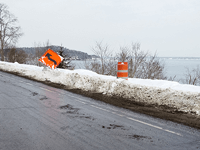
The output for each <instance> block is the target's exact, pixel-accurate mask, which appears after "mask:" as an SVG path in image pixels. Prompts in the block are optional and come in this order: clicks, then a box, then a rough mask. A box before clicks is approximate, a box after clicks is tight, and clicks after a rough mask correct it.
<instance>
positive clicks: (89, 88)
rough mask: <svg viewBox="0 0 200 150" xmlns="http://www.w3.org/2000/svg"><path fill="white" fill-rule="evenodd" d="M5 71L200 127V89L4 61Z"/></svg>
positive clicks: (2, 64) (0, 65)
mask: <svg viewBox="0 0 200 150" xmlns="http://www.w3.org/2000/svg"><path fill="white" fill-rule="evenodd" d="M0 69H1V70H3V71H7V72H11V73H15V74H18V75H20V76H25V77H27V78H30V79H33V80H37V81H40V82H45V83H46V84H49V85H53V86H56V87H61V88H65V89H67V90H70V91H72V92H75V93H79V94H82V95H85V96H89V97H92V98H94V99H97V100H101V101H104V102H106V103H110V104H113V105H116V106H119V107H124V108H127V109H131V110H134V111H138V112H141V113H145V114H148V115H152V116H156V117H159V118H164V119H167V120H172V121H176V122H180V123H183V124H186V125H190V126H193V127H197V128H200V117H199V115H200V87H197V86H191V85H181V84H179V83H177V82H170V81H162V80H142V79H129V80H128V81H126V80H121V79H116V77H113V76H104V75H98V74H96V73H95V72H92V71H88V70H74V71H71V70H63V69H55V70H50V69H48V68H43V67H37V66H31V65H20V64H18V63H5V62H0Z"/></svg>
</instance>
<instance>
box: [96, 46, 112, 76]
mask: <svg viewBox="0 0 200 150" xmlns="http://www.w3.org/2000/svg"><path fill="white" fill-rule="evenodd" d="M93 52H94V53H95V54H96V55H97V56H99V57H100V66H99V65H97V66H99V67H100V68H99V69H100V72H99V73H100V74H106V67H107V66H106V64H107V62H108V59H109V57H111V51H110V50H109V48H108V45H107V44H105V45H103V43H102V42H96V46H95V47H94V48H93ZM97 63H98V62H97ZM93 65H94V64H93Z"/></svg>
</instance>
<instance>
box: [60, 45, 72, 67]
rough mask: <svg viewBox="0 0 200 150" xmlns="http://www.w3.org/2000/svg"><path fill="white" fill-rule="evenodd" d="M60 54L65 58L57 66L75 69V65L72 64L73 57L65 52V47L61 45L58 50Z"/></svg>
mask: <svg viewBox="0 0 200 150" xmlns="http://www.w3.org/2000/svg"><path fill="white" fill-rule="evenodd" d="M58 54H59V55H60V56H62V57H63V58H64V59H63V61H62V62H61V63H60V64H59V65H58V67H57V68H63V69H71V70H73V69H74V66H72V65H71V64H70V63H71V57H70V56H69V55H68V54H64V51H63V47H62V46H60V50H59V51H58Z"/></svg>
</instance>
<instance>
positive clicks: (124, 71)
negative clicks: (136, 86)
mask: <svg viewBox="0 0 200 150" xmlns="http://www.w3.org/2000/svg"><path fill="white" fill-rule="evenodd" d="M117 72H128V70H117Z"/></svg>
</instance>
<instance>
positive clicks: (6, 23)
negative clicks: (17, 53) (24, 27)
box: [0, 3, 23, 61]
mask: <svg viewBox="0 0 200 150" xmlns="http://www.w3.org/2000/svg"><path fill="white" fill-rule="evenodd" d="M16 23H17V18H16V17H15V16H14V15H13V14H11V13H10V12H9V11H8V7H7V6H6V5H5V4H2V3H0V54H1V61H4V51H3V50H4V49H6V48H8V47H9V46H11V45H15V44H16V43H17V41H18V39H19V37H21V36H22V35H23V34H22V32H21V28H20V26H17V25H16Z"/></svg>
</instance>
